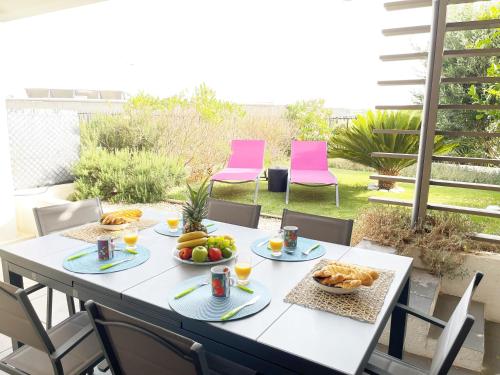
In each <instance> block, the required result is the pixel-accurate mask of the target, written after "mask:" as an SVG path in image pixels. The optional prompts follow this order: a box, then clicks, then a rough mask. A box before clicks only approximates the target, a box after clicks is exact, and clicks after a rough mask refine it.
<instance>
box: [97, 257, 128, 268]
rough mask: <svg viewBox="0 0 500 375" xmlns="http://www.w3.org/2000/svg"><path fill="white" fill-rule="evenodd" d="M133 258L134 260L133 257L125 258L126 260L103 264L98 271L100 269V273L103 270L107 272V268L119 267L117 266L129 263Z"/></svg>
mask: <svg viewBox="0 0 500 375" xmlns="http://www.w3.org/2000/svg"><path fill="white" fill-rule="evenodd" d="M134 258H135V256H133V257H130V258H127V259H122V260H119V261H118V262H114V263H108V264H104V265H102V266H101V267H99V269H100V270H101V271H104V270H107V269H108V268H111V267H114V266H117V265H119V264H122V263H125V262H129V261H131V260H132V259H134Z"/></svg>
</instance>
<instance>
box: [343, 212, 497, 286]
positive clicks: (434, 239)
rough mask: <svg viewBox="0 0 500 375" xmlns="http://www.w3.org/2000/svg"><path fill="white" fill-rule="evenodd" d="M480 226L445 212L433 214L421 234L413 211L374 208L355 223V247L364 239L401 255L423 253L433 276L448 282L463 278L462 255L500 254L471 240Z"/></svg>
mask: <svg viewBox="0 0 500 375" xmlns="http://www.w3.org/2000/svg"><path fill="white" fill-rule="evenodd" d="M481 231H482V227H481V225H480V224H478V223H475V222H473V221H472V220H471V219H470V218H469V217H467V216H465V215H460V214H453V213H446V212H430V213H429V214H428V215H427V217H426V219H425V223H424V225H423V226H422V230H419V231H417V230H414V229H413V228H412V227H411V210H409V209H407V208H396V207H380V206H377V207H371V208H368V209H365V210H364V211H362V212H361V213H360V215H359V217H358V219H357V220H356V224H355V226H354V232H353V243H357V242H359V241H360V240H362V239H363V238H367V239H370V240H372V241H375V242H377V243H379V244H381V245H384V246H390V247H393V248H395V249H396V250H397V251H398V253H399V254H402V255H408V254H409V253H412V250H419V251H420V258H421V259H422V261H423V263H424V264H426V265H427V266H428V267H429V269H430V272H431V273H433V274H435V275H437V276H446V277H448V278H451V279H453V278H456V277H463V276H465V275H466V274H467V270H466V269H464V267H463V254H462V253H463V252H470V253H474V252H480V251H488V252H500V246H498V245H492V244H488V243H485V242H479V241H474V240H472V239H470V238H469V237H468V234H470V233H473V232H481Z"/></svg>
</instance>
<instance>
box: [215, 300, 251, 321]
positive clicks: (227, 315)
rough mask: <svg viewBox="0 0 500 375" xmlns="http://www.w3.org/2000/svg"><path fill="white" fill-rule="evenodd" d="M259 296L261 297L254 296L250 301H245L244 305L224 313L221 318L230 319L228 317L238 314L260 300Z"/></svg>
mask: <svg viewBox="0 0 500 375" xmlns="http://www.w3.org/2000/svg"><path fill="white" fill-rule="evenodd" d="M259 298H260V296H256V297H254V298H252V299H251V300H250V301H248V302H247V303H244V304H243V305H241V306H238V307H236V308H234V309H232V310H231V311H228V312H227V313H225V314H224V315H222V316H221V318H220V320H223V321H224V320H228V319H230V318H232V317H233V316H235V315H236V314H238V313H239V312H240V311H241V310H242V309H244V308H245V307H248V306H250V305H253V304H254V303H255V302H257V301H258V300H259Z"/></svg>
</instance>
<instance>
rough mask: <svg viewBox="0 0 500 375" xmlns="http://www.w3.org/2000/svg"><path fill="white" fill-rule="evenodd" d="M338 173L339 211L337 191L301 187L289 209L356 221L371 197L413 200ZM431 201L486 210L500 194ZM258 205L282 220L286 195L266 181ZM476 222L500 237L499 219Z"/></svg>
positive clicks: (247, 198) (221, 190)
mask: <svg viewBox="0 0 500 375" xmlns="http://www.w3.org/2000/svg"><path fill="white" fill-rule="evenodd" d="M334 173H335V175H336V176H337V178H338V179H339V184H340V188H339V189H340V190H339V192H340V207H339V208H337V207H335V189H334V188H333V187H331V186H330V187H317V188H311V187H304V186H299V185H292V188H291V193H290V203H289V204H288V208H289V209H290V210H295V211H301V212H306V213H311V214H317V215H323V216H333V217H338V218H344V219H355V218H356V217H357V216H358V212H359V211H360V210H362V209H364V208H366V207H368V206H371V205H375V203H369V202H368V197H370V196H378V197H388V198H396V199H401V200H409V201H412V200H413V191H414V185H413V184H398V186H399V187H402V188H404V189H405V191H404V192H402V193H387V192H379V191H369V190H367V185H368V184H369V183H373V182H374V181H373V180H370V179H369V176H370V174H371V173H370V172H368V171H353V170H348V169H335V170H334ZM254 189H255V185H254V184H252V183H248V184H237V185H228V184H221V183H215V185H214V189H213V194H212V196H213V197H214V198H219V199H225V200H230V201H235V202H241V203H247V204H250V203H252V202H253V192H254ZM170 198H174V199H184V198H185V195H184V192H183V191H182V190H177V191H175V192H172V193H171V195H170ZM429 201H430V202H432V203H442V204H452V205H457V206H466V207H477V208H486V206H488V205H500V193H498V192H491V191H481V190H468V189H457V188H447V187H441V186H431V191H430V198H429ZM258 203H259V204H261V205H262V212H263V213H267V214H272V215H279V216H281V213H282V211H283V208H284V207H285V193H271V192H269V191H267V182H266V181H262V182H261V183H260V186H259V200H258ZM472 219H473V220H474V221H477V222H480V223H481V224H483V225H484V226H485V229H484V232H485V233H492V234H500V220H499V219H495V218H486V217H480V216H473V217H472Z"/></svg>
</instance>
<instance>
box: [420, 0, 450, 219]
mask: <svg viewBox="0 0 500 375" xmlns="http://www.w3.org/2000/svg"><path fill="white" fill-rule="evenodd" d="M446 6H447V1H446V0H434V1H433V3H432V18H433V19H432V25H431V43H430V49H429V57H428V61H427V64H428V66H427V79H426V85H425V96H424V106H423V112H422V127H421V129H420V144H419V149H418V162H417V175H416V180H415V183H416V185H415V197H414V202H413V213H412V225H413V226H419V225H421V224H422V223H423V220H424V218H425V214H426V211H427V202H428V200H429V180H430V177H431V167H432V154H433V152H434V136H435V133H436V123H437V111H438V104H439V85H440V81H441V70H442V63H443V50H444V36H445V33H446Z"/></svg>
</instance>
